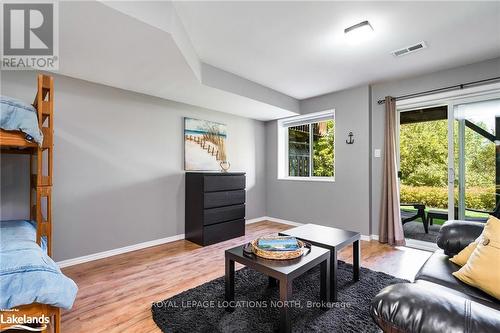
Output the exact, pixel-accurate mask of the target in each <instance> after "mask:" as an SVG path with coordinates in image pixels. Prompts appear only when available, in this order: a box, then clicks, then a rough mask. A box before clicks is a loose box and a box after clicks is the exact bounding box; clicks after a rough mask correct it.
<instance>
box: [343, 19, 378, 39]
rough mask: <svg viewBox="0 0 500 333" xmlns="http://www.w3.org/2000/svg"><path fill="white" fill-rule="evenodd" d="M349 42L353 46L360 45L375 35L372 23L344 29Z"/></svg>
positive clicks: (366, 22)
mask: <svg viewBox="0 0 500 333" xmlns="http://www.w3.org/2000/svg"><path fill="white" fill-rule="evenodd" d="M344 34H345V36H346V38H347V41H348V42H349V43H352V44H359V43H360V42H363V41H365V40H367V39H369V38H370V37H371V36H372V35H373V27H372V26H371V24H370V22H368V21H363V22H360V23H358V24H355V25H353V26H350V27H348V28H345V29H344Z"/></svg>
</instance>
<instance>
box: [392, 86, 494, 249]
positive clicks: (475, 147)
mask: <svg viewBox="0 0 500 333" xmlns="http://www.w3.org/2000/svg"><path fill="white" fill-rule="evenodd" d="M401 104H402V105H398V114H397V116H398V124H399V130H398V145H399V151H398V167H399V170H398V171H399V176H400V194H401V215H402V222H403V230H404V232H405V236H406V238H409V239H414V240H418V241H427V242H431V243H434V242H435V240H436V237H437V233H438V232H439V229H440V228H441V225H442V224H443V223H444V222H445V221H446V220H452V219H460V220H469V221H479V222H485V221H486V220H487V218H488V215H489V214H491V213H493V212H495V211H497V210H499V209H500V195H499V194H500V93H499V92H498V90H496V92H488V93H480V94H479V93H477V94H474V95H469V96H468V97H463V96H458V95H457V96H453V97H450V98H440V99H438V98H435V99H434V100H431V101H428V100H427V101H423V102H422V101H419V102H418V103H407V104H406V105H405V103H401Z"/></svg>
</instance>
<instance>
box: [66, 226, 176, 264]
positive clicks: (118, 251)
mask: <svg viewBox="0 0 500 333" xmlns="http://www.w3.org/2000/svg"><path fill="white" fill-rule="evenodd" d="M180 239H184V234H181V235H175V236H171V237H166V238H160V239H155V240H152V241H147V242H143V243H139V244H134V245H129V246H124V247H120V248H117V249H113V250H109V251H104V252H98V253H93V254H89V255H86V256H82V257H78V258H73V259H67V260H63V261H58V262H57V264H58V265H59V267H60V268H63V267H68V266H73V265H77V264H83V263H85V262H89V261H93V260H98V259H103V258H107V257H111V256H116V255H117V254H122V253H127V252H132V251H136V250H142V249H145V248H147V247H151V246H156V245H161V244H165V243H170V242H174V241H177V240H180Z"/></svg>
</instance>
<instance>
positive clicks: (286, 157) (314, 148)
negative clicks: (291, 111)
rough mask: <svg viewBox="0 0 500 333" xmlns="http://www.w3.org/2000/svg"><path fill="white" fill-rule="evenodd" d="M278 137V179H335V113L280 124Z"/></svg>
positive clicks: (316, 114) (289, 120)
mask: <svg viewBox="0 0 500 333" xmlns="http://www.w3.org/2000/svg"><path fill="white" fill-rule="evenodd" d="M278 133H279V134H278V135H279V138H278V142H279V149H278V154H279V158H278V165H279V170H278V178H280V179H297V180H329V181H332V180H333V179H334V176H335V149H334V147H335V145H334V143H335V120H334V111H325V112H319V113H315V114H308V115H304V116H298V117H293V118H287V119H283V120H279V121H278Z"/></svg>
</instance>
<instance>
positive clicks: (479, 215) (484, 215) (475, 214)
mask: <svg viewBox="0 0 500 333" xmlns="http://www.w3.org/2000/svg"><path fill="white" fill-rule="evenodd" d="M401 210H402V211H405V212H416V211H417V210H416V209H414V208H410V207H405V208H402V209H401ZM429 210H438V211H443V212H446V210H445V209H440V208H432V207H429V208H426V209H425V214H427V212H428V211H429ZM465 216H466V217H488V214H486V213H477V212H471V211H465ZM415 221H416V222H422V221H420V219H417V220H415ZM444 222H446V220H440V219H433V224H437V225H442V224H443V223H444Z"/></svg>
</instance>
